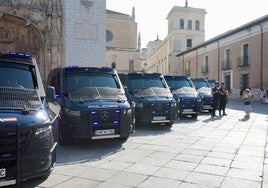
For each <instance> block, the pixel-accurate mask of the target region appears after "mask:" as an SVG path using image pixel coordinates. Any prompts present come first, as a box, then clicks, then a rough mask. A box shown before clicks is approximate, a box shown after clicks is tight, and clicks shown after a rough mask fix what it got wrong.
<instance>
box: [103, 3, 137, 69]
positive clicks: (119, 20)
mask: <svg viewBox="0 0 268 188" xmlns="http://www.w3.org/2000/svg"><path fill="white" fill-rule="evenodd" d="M137 25H138V24H137V23H136V22H135V8H133V9H132V15H127V14H123V13H120V12H115V11H112V10H106V65H107V66H111V67H113V68H116V69H117V71H118V72H133V71H140V70H141V58H140V37H139V36H138V33H137Z"/></svg>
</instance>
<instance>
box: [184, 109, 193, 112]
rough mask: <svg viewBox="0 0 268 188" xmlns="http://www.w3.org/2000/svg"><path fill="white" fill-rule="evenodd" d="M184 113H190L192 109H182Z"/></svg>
mask: <svg viewBox="0 0 268 188" xmlns="http://www.w3.org/2000/svg"><path fill="white" fill-rule="evenodd" d="M183 111H184V112H192V111H193V109H183Z"/></svg>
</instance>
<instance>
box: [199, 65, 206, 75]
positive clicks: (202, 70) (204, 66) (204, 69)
mask: <svg viewBox="0 0 268 188" xmlns="http://www.w3.org/2000/svg"><path fill="white" fill-rule="evenodd" d="M201 72H202V73H203V74H207V73H208V66H206V65H202V67H201Z"/></svg>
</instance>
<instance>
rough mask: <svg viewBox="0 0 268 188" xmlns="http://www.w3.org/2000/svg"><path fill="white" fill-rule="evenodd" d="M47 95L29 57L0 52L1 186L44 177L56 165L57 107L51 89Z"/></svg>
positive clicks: (34, 62) (35, 66)
mask: <svg viewBox="0 0 268 188" xmlns="http://www.w3.org/2000/svg"><path fill="white" fill-rule="evenodd" d="M46 93H47V95H46ZM46 93H45V90H44V87H43V83H42V81H41V76H40V73H39V71H38V66H37V63H36V60H35V59H34V58H33V57H31V55H30V54H25V53H18V52H10V53H8V54H2V53H0V186H8V185H13V184H18V183H19V182H20V181H23V180H27V179H30V178H34V177H39V176H42V177H47V176H49V174H50V172H51V171H52V169H53V167H54V165H55V162H56V147H57V130H58V113H59V110H60V107H59V105H57V104H56V103H55V100H56V98H55V90H54V88H53V87H48V88H47V90H46Z"/></svg>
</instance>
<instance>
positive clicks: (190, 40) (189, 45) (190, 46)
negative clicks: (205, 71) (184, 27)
mask: <svg viewBox="0 0 268 188" xmlns="http://www.w3.org/2000/svg"><path fill="white" fill-rule="evenodd" d="M192 45H193V44H192V39H187V48H192Z"/></svg>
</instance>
